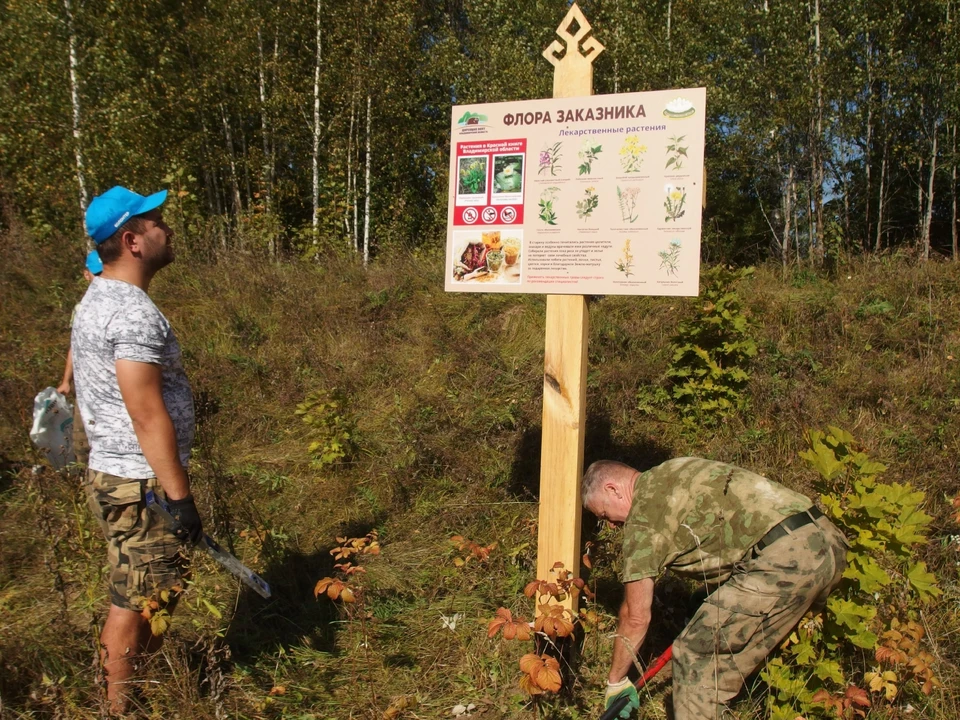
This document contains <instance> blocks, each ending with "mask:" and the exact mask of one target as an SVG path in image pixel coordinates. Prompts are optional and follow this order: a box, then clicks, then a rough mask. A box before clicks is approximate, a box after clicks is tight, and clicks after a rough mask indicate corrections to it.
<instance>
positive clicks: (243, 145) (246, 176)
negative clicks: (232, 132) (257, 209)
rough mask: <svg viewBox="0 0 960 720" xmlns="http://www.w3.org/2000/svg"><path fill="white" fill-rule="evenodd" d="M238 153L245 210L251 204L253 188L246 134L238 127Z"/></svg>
mask: <svg viewBox="0 0 960 720" xmlns="http://www.w3.org/2000/svg"><path fill="white" fill-rule="evenodd" d="M240 152H241V153H242V155H241V157H242V158H243V188H244V190H246V196H247V208H249V207H250V206H251V205H252V204H253V188H252V187H251V185H250V153H249V152H247V133H246V132H244V130H243V125H241V126H240Z"/></svg>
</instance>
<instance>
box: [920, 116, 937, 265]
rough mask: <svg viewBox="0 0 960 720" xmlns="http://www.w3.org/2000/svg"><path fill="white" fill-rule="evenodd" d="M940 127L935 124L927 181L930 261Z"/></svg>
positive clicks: (926, 249) (926, 223)
mask: <svg viewBox="0 0 960 720" xmlns="http://www.w3.org/2000/svg"><path fill="white" fill-rule="evenodd" d="M939 129H940V128H939V126H938V125H937V124H936V123H934V126H933V143H932V148H931V151H930V179H929V180H928V181H927V211H926V213H925V214H924V217H923V238H922V240H923V259H924V260H929V259H930V226H931V225H932V224H933V185H934V179H935V178H936V175H937V134H938V131H939Z"/></svg>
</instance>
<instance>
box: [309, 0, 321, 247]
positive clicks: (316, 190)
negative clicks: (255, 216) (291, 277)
mask: <svg viewBox="0 0 960 720" xmlns="http://www.w3.org/2000/svg"><path fill="white" fill-rule="evenodd" d="M322 9H323V8H322V7H321V0H317V62H316V65H315V66H314V70H313V201H312V202H311V203H310V204H311V205H312V206H313V220H312V227H313V244H314V245H316V244H317V242H319V235H318V233H317V228H318V223H319V221H320V61H321V60H322V59H323V42H322V41H323V38H322V36H321V26H320V13H321V11H322Z"/></svg>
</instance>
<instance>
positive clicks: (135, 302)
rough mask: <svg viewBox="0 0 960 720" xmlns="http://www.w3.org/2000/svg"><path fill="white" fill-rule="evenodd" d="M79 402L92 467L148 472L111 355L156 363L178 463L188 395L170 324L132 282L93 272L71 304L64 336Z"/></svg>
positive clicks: (188, 441)
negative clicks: (73, 312)
mask: <svg viewBox="0 0 960 720" xmlns="http://www.w3.org/2000/svg"><path fill="white" fill-rule="evenodd" d="M70 343H71V347H72V348H73V372H74V376H75V378H76V388H77V404H78V405H79V406H80V414H81V416H82V417H83V424H84V426H85V427H86V430H87V436H88V437H89V439H90V460H89V462H88V467H89V468H90V469H91V470H98V471H100V472H104V473H108V474H110V475H116V476H118V477H124V478H131V479H141V478H149V477H154V476H155V475H156V473H155V472H153V470H152V469H151V468H150V465H149V463H147V459H146V458H145V457H144V456H143V451H142V450H141V448H140V443H139V442H138V441H137V436H136V433H135V432H134V430H133V422H132V421H131V420H130V415H129V414H128V413H127V408H126V406H125V405H124V403H123V398H122V397H121V395H120V387H119V385H118V384H117V369H116V361H117V360H134V361H136V362H144V363H152V364H154V365H160V366H161V368H162V371H163V402H164V405H166V407H167V412H169V413H170V418H171V419H172V420H173V427H174V429H175V430H176V434H177V448H178V450H179V452H180V462H181V463H183V465H184V467H186V465H187V461H188V460H189V459H190V448H191V446H192V445H193V434H194V413H193V394H192V393H191V392H190V383H189V382H188V381H187V376H186V373H185V372H184V370H183V362H182V361H181V357H180V343H178V342H177V338H176V337H175V336H174V334H173V330H172V329H171V327H170V323H169V322H167V319H166V318H165V317H164V316H163V313H161V312H160V310H159V309H158V308H157V306H156V305H154V304H153V301H152V300H151V299H150V297H149V296H148V295H147V294H146V293H145V292H144V291H143V290H141V289H140V288H138V287H137V286H136V285H131V284H130V283H126V282H123V281H121V280H111V279H109V278H103V277H95V278H94V279H93V282H91V283H90V287H89V288H87V292H86V294H85V295H84V296H83V299H82V300H81V301H80V304H79V305H77V309H76V315H75V317H74V320H73V331H72V333H71V337H70Z"/></svg>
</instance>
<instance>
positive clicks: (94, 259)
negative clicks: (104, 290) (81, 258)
mask: <svg viewBox="0 0 960 720" xmlns="http://www.w3.org/2000/svg"><path fill="white" fill-rule="evenodd" d="M87 270H89V271H90V273H91V274H92V275H99V274H100V273H102V272H103V261H102V260H101V259H100V253H98V252H97V251H96V250H91V251H90V252H88V253H87Z"/></svg>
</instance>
